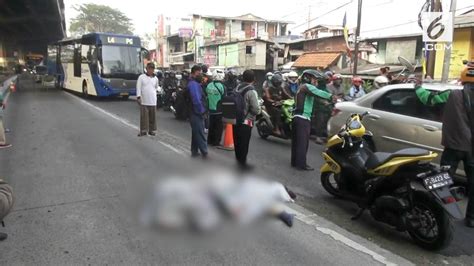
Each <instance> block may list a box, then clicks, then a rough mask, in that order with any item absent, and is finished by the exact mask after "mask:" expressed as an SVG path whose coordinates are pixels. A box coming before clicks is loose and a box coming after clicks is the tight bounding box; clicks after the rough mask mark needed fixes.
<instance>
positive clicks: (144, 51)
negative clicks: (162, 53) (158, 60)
mask: <svg viewBox="0 0 474 266" xmlns="http://www.w3.org/2000/svg"><path fill="white" fill-rule="evenodd" d="M140 52H141V54H142V58H144V59H146V60H150V52H149V51H148V50H147V49H146V48H144V47H142V48H141V49H140Z"/></svg>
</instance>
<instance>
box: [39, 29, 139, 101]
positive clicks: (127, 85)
mask: <svg viewBox="0 0 474 266" xmlns="http://www.w3.org/2000/svg"><path fill="white" fill-rule="evenodd" d="M55 48H56V49H51V47H50V49H48V50H49V51H51V54H50V56H49V58H48V61H50V62H51V61H53V60H54V61H55V62H54V63H52V64H53V65H55V67H54V71H55V72H56V75H57V81H58V85H59V86H61V87H62V88H64V89H66V90H70V91H74V92H79V93H82V94H83V95H84V96H98V97H115V96H120V97H123V98H125V99H127V98H128V97H129V96H131V95H136V82H137V79H138V76H139V75H140V74H142V73H143V69H144V66H143V64H144V63H143V58H142V48H141V43H140V38H139V37H136V36H127V35H119V34H108V33H89V34H86V35H83V36H82V37H81V38H77V39H66V40H62V41H59V42H58V43H57V44H56V45H55Z"/></svg>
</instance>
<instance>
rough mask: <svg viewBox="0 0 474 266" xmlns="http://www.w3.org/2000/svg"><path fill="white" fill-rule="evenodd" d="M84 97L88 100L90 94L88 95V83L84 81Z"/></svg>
mask: <svg viewBox="0 0 474 266" xmlns="http://www.w3.org/2000/svg"><path fill="white" fill-rule="evenodd" d="M82 95H83V96H84V98H87V96H88V94H87V83H86V82H85V81H84V82H82Z"/></svg>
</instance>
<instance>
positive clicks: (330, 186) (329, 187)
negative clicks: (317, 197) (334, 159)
mask: <svg viewBox="0 0 474 266" xmlns="http://www.w3.org/2000/svg"><path fill="white" fill-rule="evenodd" d="M339 178H340V174H336V173H333V172H326V173H322V174H321V184H322V185H323V188H324V189H325V190H326V191H327V192H328V193H329V194H331V195H333V196H334V197H337V198H341V197H342V193H341V191H340V190H339V185H338V184H337V179H339Z"/></svg>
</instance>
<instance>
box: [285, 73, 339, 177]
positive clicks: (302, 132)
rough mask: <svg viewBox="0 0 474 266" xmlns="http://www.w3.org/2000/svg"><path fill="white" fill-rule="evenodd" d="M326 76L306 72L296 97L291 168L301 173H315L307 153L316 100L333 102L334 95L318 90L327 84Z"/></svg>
mask: <svg viewBox="0 0 474 266" xmlns="http://www.w3.org/2000/svg"><path fill="white" fill-rule="evenodd" d="M326 79H327V78H326V76H325V75H324V74H323V73H321V72H319V71H316V70H312V69H309V70H305V71H304V72H303V75H302V80H301V82H302V84H301V85H300V88H299V89H298V92H297V93H296V96H295V110H294V113H295V115H294V117H293V128H292V138H291V166H292V167H296V169H298V170H301V171H313V170H314V168H312V167H311V166H309V165H308V164H307V163H306V153H307V152H308V147H309V135H310V133H311V117H312V114H313V105H314V98H315V97H319V98H323V99H326V100H328V101H329V100H331V99H332V95H331V94H330V93H328V92H326V91H323V90H320V89H318V84H319V83H320V82H321V83H323V82H326Z"/></svg>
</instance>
